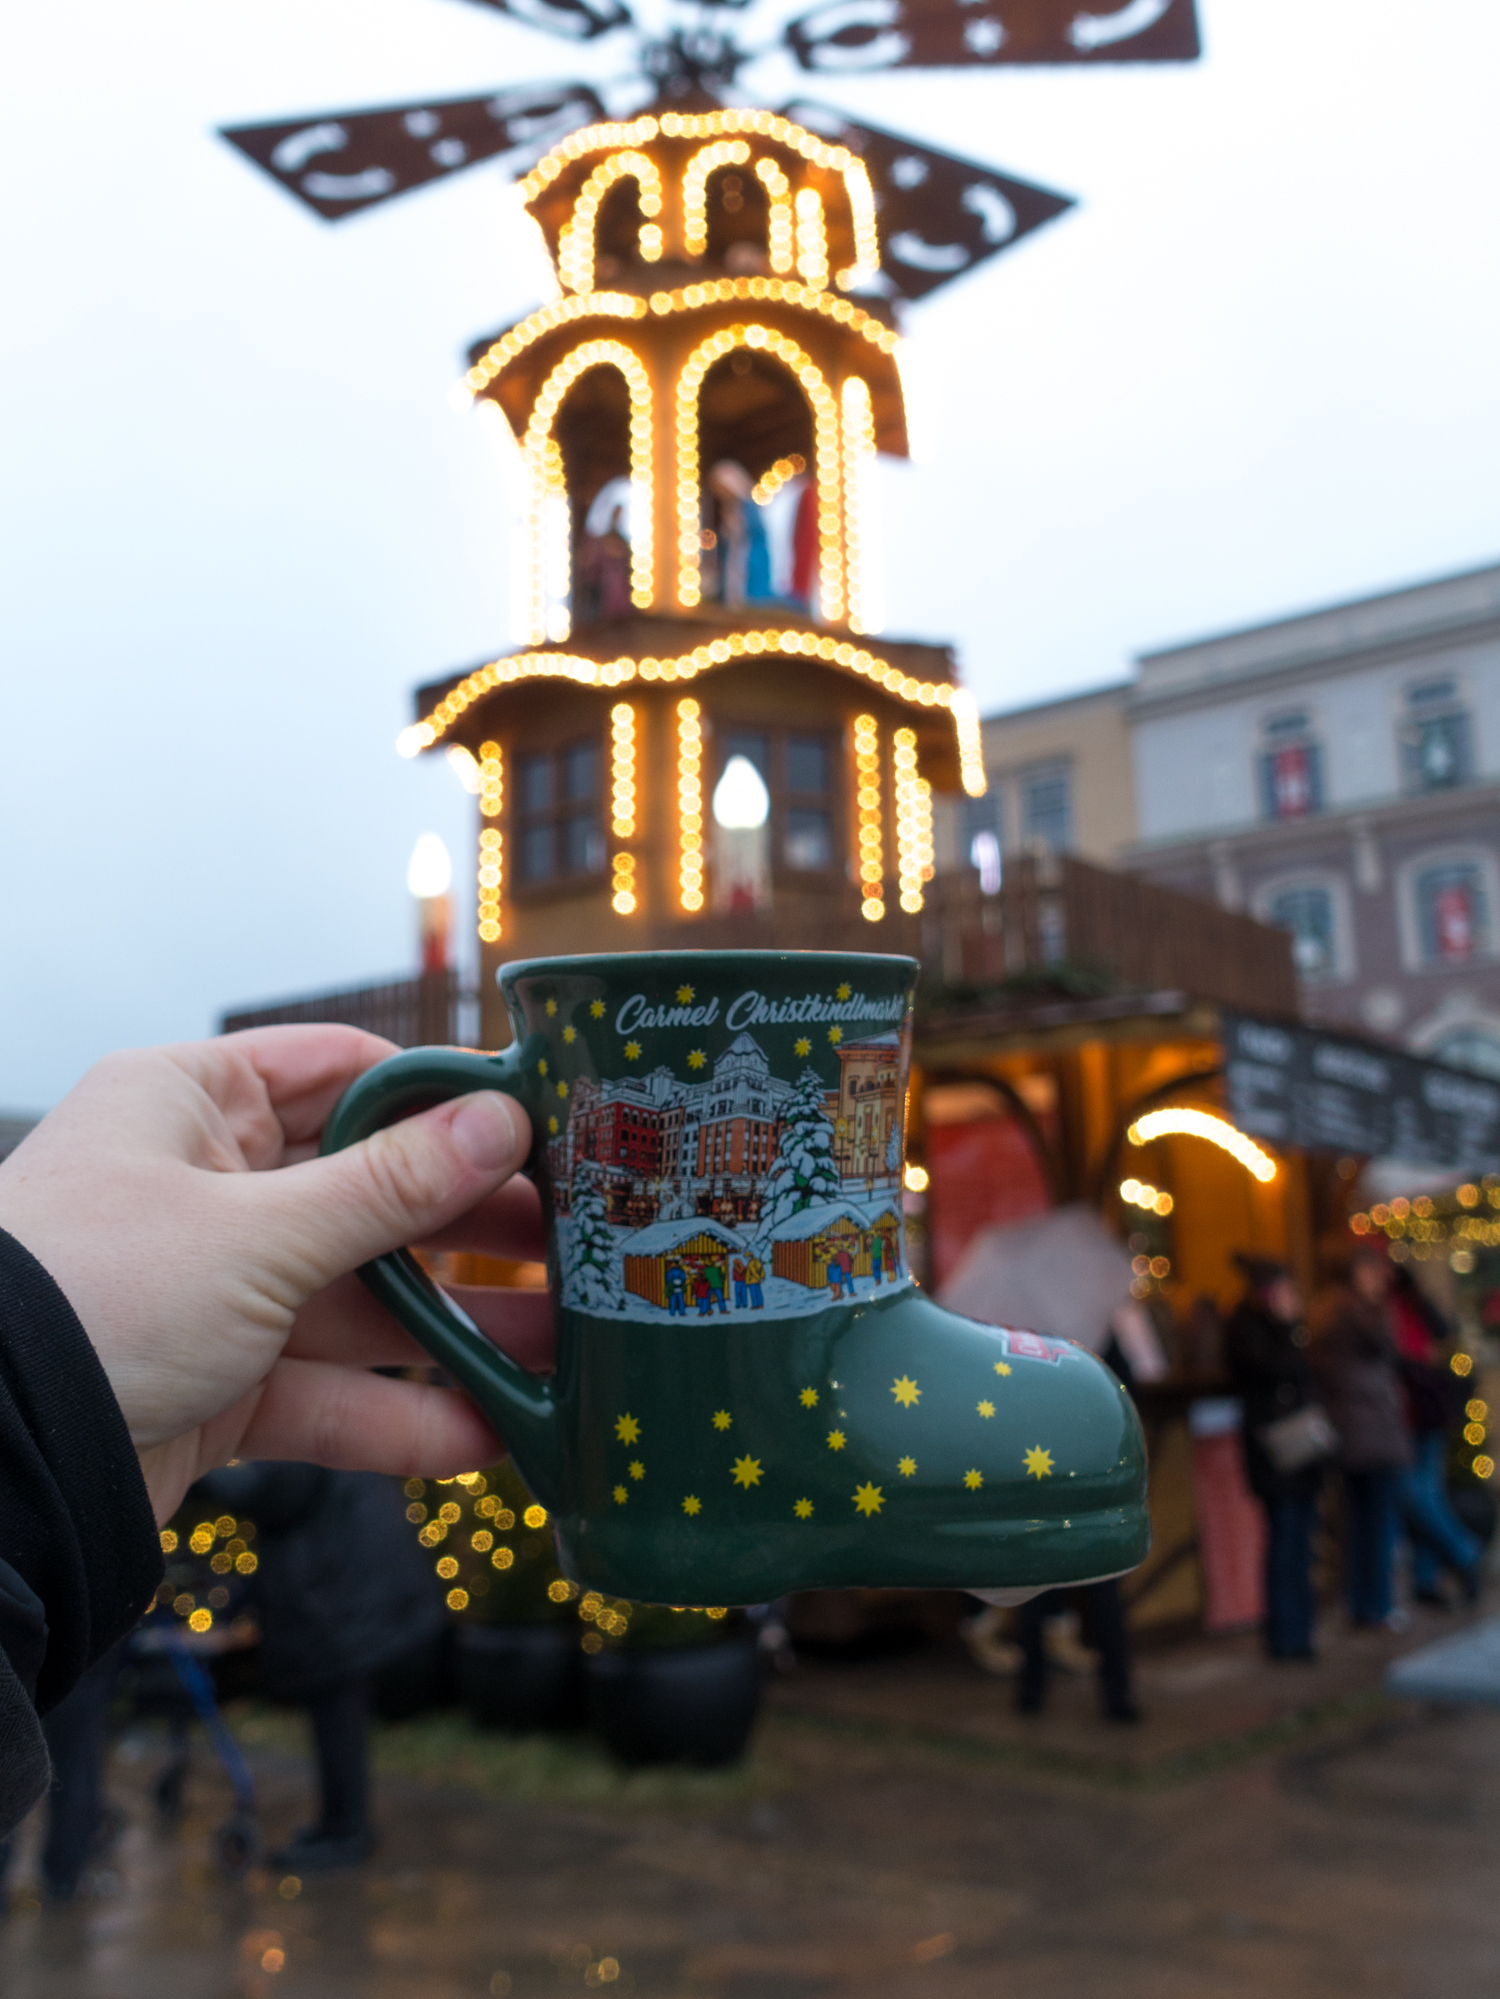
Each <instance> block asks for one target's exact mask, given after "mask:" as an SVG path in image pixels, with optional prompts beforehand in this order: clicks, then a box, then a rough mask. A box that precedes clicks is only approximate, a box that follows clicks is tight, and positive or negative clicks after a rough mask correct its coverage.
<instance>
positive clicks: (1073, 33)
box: [786, 0, 1202, 75]
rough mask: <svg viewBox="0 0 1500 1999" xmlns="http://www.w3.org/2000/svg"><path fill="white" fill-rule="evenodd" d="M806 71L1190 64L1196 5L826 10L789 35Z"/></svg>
mask: <svg viewBox="0 0 1500 1999" xmlns="http://www.w3.org/2000/svg"><path fill="white" fill-rule="evenodd" d="M786 40H787V43H788V45H789V47H790V48H791V50H792V52H793V54H794V55H795V56H796V58H797V60H798V62H800V63H801V65H802V67H803V68H804V69H817V70H828V71H835V72H838V73H840V74H843V75H852V74H856V73H858V72H860V71H862V70H872V69H950V68H952V69H956V68H962V67H966V66H967V65H969V64H971V63H1011V64H1035V63H1077V62H1094V63H1099V62H1110V63H1120V62H1192V61H1193V60H1194V59H1195V58H1196V57H1197V56H1198V55H1200V54H1201V53H1202V45H1201V43H1200V41H1199V37H1198V18H1197V14H1196V12H1195V10H1194V0H822V4H821V5H820V6H817V7H814V8H813V9H812V11H811V13H808V14H803V15H801V16H800V17H799V18H798V19H797V20H795V21H793V22H791V24H790V25H789V26H788V28H787V30H786Z"/></svg>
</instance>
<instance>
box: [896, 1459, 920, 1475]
mask: <svg viewBox="0 0 1500 1999" xmlns="http://www.w3.org/2000/svg"><path fill="white" fill-rule="evenodd" d="M916 1468H917V1461H916V1459H915V1458H898V1459H897V1460H896V1469H897V1471H898V1472H900V1474H901V1476H902V1477H903V1478H910V1477H911V1475H912V1473H913V1472H914V1471H915V1470H916Z"/></svg>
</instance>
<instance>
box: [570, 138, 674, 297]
mask: <svg viewBox="0 0 1500 1999" xmlns="http://www.w3.org/2000/svg"><path fill="white" fill-rule="evenodd" d="M627 177H629V178H632V179H634V181H635V182H636V184H637V185H638V186H639V188H640V191H641V213H642V215H645V216H647V217H652V216H657V215H660V214H661V174H660V172H659V171H658V169H657V167H656V164H655V162H654V161H652V160H649V159H647V157H646V155H645V154H644V153H635V152H628V153H611V155H610V157H609V158H608V159H607V160H602V161H601V162H600V164H599V165H598V166H597V167H595V168H594V171H593V172H592V173H591V174H590V175H589V177H588V179H587V180H586V181H585V182H584V184H583V186H582V188H581V189H580V190H579V195H578V199H577V201H576V202H575V203H574V205H573V214H572V218H571V220H570V221H568V222H567V223H565V224H564V226H563V230H562V234H561V235H560V236H559V238H558V243H557V274H558V276H559V277H560V278H561V280H562V282H563V283H564V284H565V285H566V286H567V288H568V290H569V291H571V292H591V291H592V290H593V289H594V230H595V226H596V225H597V223H598V220H599V209H600V205H601V204H602V202H603V200H604V197H605V195H606V194H608V193H609V190H610V189H611V188H612V187H613V186H614V184H615V182H616V181H618V180H624V179H626V178H627ZM639 240H640V251H641V255H642V256H643V257H644V258H645V259H646V261H647V263H649V264H654V263H655V262H656V260H657V258H658V257H659V256H660V255H661V251H662V237H661V228H660V226H659V224H657V223H656V222H654V221H650V220H648V221H646V222H644V223H642V225H641V233H640V239H639Z"/></svg>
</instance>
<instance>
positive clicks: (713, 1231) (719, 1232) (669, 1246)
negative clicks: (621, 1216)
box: [621, 1215, 747, 1256]
mask: <svg viewBox="0 0 1500 1999" xmlns="http://www.w3.org/2000/svg"><path fill="white" fill-rule="evenodd" d="M699 1235H707V1236H712V1237H713V1238H714V1240H715V1241H716V1242H721V1243H723V1245H724V1247H725V1248H726V1249H744V1248H746V1247H747V1245H746V1242H745V1239H744V1237H743V1236H739V1235H736V1234H735V1232H734V1230H733V1229H729V1228H725V1226H724V1224H723V1223H722V1222H716V1221H713V1220H711V1219H710V1218H709V1217H708V1216H707V1215H691V1216H689V1217H688V1218H687V1219H686V1220H685V1221H677V1222H652V1223H651V1225H650V1227H649V1228H644V1229H637V1230H636V1232H635V1234H634V1235H632V1236H627V1237H626V1238H625V1241H624V1243H623V1244H622V1245H621V1248H622V1251H623V1253H624V1254H625V1255H626V1256H665V1255H667V1254H668V1253H669V1252H670V1251H672V1250H674V1249H681V1247H682V1245H683V1244H684V1243H685V1242H691V1241H692V1239H693V1237H694V1236H699Z"/></svg>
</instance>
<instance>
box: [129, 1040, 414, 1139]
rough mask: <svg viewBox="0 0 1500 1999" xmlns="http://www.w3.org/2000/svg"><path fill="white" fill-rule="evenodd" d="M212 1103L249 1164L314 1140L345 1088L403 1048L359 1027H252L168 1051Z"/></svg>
mask: <svg viewBox="0 0 1500 1999" xmlns="http://www.w3.org/2000/svg"><path fill="white" fill-rule="evenodd" d="M166 1053H167V1054H168V1055H169V1056H170V1058H171V1059H172V1060H173V1061H174V1062H176V1063H177V1064H178V1066H179V1067H180V1068H182V1069H184V1070H186V1071H187V1073H188V1074H189V1075H190V1076H191V1077H192V1078H193V1080H194V1081H195V1082H196V1083H197V1084H198V1085H199V1087H200V1088H201V1089H202V1090H203V1091H204V1092H205V1093H206V1094H207V1095H208V1096H209V1097H211V1098H212V1099H213V1101H214V1103H215V1104H216V1105H217V1106H218V1108H219V1110H220V1112H221V1113H222V1114H223V1116H224V1117H225V1119H226V1120H227V1122H228V1124H229V1126H230V1128H231V1130H232V1131H233V1132H234V1135H235V1137H236V1139H237V1140H238V1141H239V1142H240V1144H241V1145H242V1146H243V1147H244V1149H245V1154H246V1157H247V1158H248V1159H249V1160H250V1163H251V1165H252V1166H261V1167H264V1166H271V1165H280V1164H282V1163H283V1160H284V1157H285V1148H286V1147H288V1146H295V1145H305V1144H309V1143H311V1142H313V1141H315V1140H316V1139H317V1138H318V1137H319V1135H320V1134H321V1132H322V1130H323V1126H324V1125H325V1124H326V1123H327V1121H328V1116H329V1113H330V1112H331V1111H332V1109H333V1107H334V1105H335V1104H336V1103H337V1102H338V1100H339V1098H340V1097H341V1096H343V1094H344V1092H345V1090H347V1089H348V1088H349V1085H350V1084H351V1083H353V1082H355V1081H356V1080H357V1078H359V1077H360V1076H362V1075H363V1074H364V1073H365V1071H366V1070H367V1069H373V1068H374V1066H375V1064H376V1063H377V1062H383V1061H385V1059H386V1058H387V1056H390V1055H397V1054H399V1053H400V1050H399V1049H398V1048H397V1046H396V1044H395V1042H393V1041H387V1040H385V1039H384V1038H383V1037H382V1036H381V1035H378V1034H366V1033H365V1031H364V1029H363V1028H359V1027H340V1026H337V1025H334V1024H332V1023H326V1024H325V1023H316V1024H309V1025H307V1026H295V1027H250V1028H245V1029H244V1030H242V1031H241V1032H240V1033H238V1034H222V1035H220V1036H218V1038H217V1039H216V1040H213V1041H191V1042H183V1043H180V1044H179V1045H178V1046H177V1047H175V1048H170V1049H168V1050H167V1051H166Z"/></svg>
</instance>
